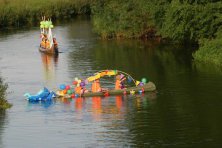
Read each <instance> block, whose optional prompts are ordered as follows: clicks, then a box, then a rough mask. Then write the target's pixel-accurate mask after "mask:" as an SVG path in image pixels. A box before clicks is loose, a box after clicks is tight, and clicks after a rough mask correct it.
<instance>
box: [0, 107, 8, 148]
mask: <svg viewBox="0 0 222 148" xmlns="http://www.w3.org/2000/svg"><path fill="white" fill-rule="evenodd" d="M6 118H7V116H6V111H4V110H0V147H3V141H2V133H4V129H5V125H6V123H5V122H6Z"/></svg>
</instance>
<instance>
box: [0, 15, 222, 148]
mask: <svg viewBox="0 0 222 148" xmlns="http://www.w3.org/2000/svg"><path fill="white" fill-rule="evenodd" d="M55 26H56V27H55V28H54V30H53V32H54V33H55V34H56V37H57V40H58V43H59V48H60V51H61V52H63V53H61V54H59V56H58V57H53V56H48V55H44V54H41V53H39V51H38V45H39V41H40V38H39V28H38V27H36V28H35V27H34V28H31V29H20V30H16V31H15V30H13V31H6V32H1V34H0V51H1V54H0V63H1V64H0V69H1V70H0V76H1V77H2V78H4V80H5V82H7V83H8V84H9V89H8V91H9V94H8V100H9V102H11V103H13V107H12V108H11V109H10V110H7V111H6V112H3V113H0V147H32V148H39V147H53V148H55V147H78V148H79V147H220V146H221V145H222V142H221V140H222V132H221V131H222V126H221V125H222V119H221V114H222V107H221V106H222V102H221V98H222V91H221V86H222V72H221V70H220V69H217V68H215V67H213V66H212V65H210V66H208V65H206V64H194V63H193V61H192V56H191V52H190V51H191V48H190V47H178V46H175V45H169V44H168V45H167V44H161V45H159V44H157V43H155V42H147V41H132V40H120V41H115V40H108V41H104V40H100V39H99V38H98V37H97V36H96V35H95V34H94V33H93V31H92V26H91V24H90V20H88V19H86V18H80V19H75V20H73V21H70V22H68V23H63V24H56V25H55ZM103 69H119V70H122V71H125V72H127V73H129V74H130V75H131V76H133V77H134V78H135V79H138V80H140V79H141V78H142V77H146V78H147V79H149V80H150V81H152V82H154V83H155V84H156V86H157V90H158V93H157V94H152V93H151V94H143V95H139V96H130V95H129V96H112V97H105V98H100V97H93V98H75V99H71V100H70V99H57V100H55V101H52V102H45V103H43V102H42V103H36V104H33V103H28V102H27V101H26V100H25V98H24V96H23V94H24V93H26V92H30V93H32V94H34V93H36V92H38V91H39V90H40V89H41V88H42V87H44V86H46V87H48V88H49V89H52V90H55V89H57V88H58V86H59V85H60V84H64V83H65V84H71V83H72V81H73V79H74V78H75V77H79V78H86V77H88V76H90V75H92V74H93V73H94V72H97V71H99V70H103ZM103 84H104V85H106V87H112V83H105V82H104V81H103Z"/></svg>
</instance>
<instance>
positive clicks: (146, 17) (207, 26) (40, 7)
mask: <svg viewBox="0 0 222 148" xmlns="http://www.w3.org/2000/svg"><path fill="white" fill-rule="evenodd" d="M78 14H92V21H93V25H94V30H95V31H96V32H97V33H98V34H100V36H101V37H102V38H143V39H158V40H160V39H165V40H168V41H173V42H176V43H183V44H184V43H185V44H187V43H189V44H198V45H199V47H200V48H199V50H198V51H197V52H195V53H194V54H193V56H194V58H195V60H197V61H204V62H211V63H215V64H219V65H222V60H221V58H220V57H221V56H222V54H221V43H220V41H221V40H222V37H221V36H220V35H219V34H222V33H221V32H222V31H221V30H222V29H221V28H222V2H221V1H220V0H158V1H153V0H139V1H138V0H109V1H107V0H38V1H37V0H33V1H32V0H0V27H8V26H22V25H25V24H30V25H31V24H33V23H35V24H36V23H39V21H40V19H41V16H43V15H45V16H46V17H51V18H52V19H53V20H55V19H64V18H71V17H73V16H76V15H78Z"/></svg>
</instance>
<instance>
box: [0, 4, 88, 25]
mask: <svg viewBox="0 0 222 148" xmlns="http://www.w3.org/2000/svg"><path fill="white" fill-rule="evenodd" d="M87 13H90V5H89V0H0V27H1V28H4V27H9V26H16V27H20V26H24V25H33V24H36V23H39V21H40V20H41V16H46V17H50V18H52V19H53V20H55V19H66V18H70V17H73V16H75V15H78V14H87Z"/></svg>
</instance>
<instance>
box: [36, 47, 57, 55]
mask: <svg viewBox="0 0 222 148" xmlns="http://www.w3.org/2000/svg"><path fill="white" fill-rule="evenodd" d="M39 51H40V52H42V53H46V54H58V53H59V50H58V47H55V46H54V45H53V46H52V47H51V48H44V47H41V46H40V47H39Z"/></svg>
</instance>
